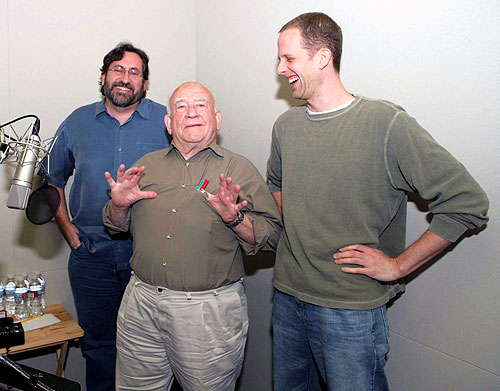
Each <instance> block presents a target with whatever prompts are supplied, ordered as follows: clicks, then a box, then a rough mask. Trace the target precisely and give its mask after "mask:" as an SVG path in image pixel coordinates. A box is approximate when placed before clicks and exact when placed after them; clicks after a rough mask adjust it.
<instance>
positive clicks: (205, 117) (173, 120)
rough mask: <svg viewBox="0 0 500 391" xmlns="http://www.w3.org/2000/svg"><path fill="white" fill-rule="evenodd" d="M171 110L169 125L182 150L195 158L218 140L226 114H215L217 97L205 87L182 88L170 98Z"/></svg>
mask: <svg viewBox="0 0 500 391" xmlns="http://www.w3.org/2000/svg"><path fill="white" fill-rule="evenodd" d="M170 110H171V114H169V115H167V116H166V120H165V124H166V125H167V130H168V132H169V133H170V134H171V135H172V138H173V142H174V144H175V146H176V148H177V149H178V150H180V151H181V152H187V151H189V152H190V153H189V155H190V156H192V155H193V154H194V153H196V152H198V151H201V150H202V149H204V148H206V147H208V146H209V145H210V144H211V143H212V142H213V141H214V140H215V136H216V133H217V131H218V130H219V129H220V125H221V119H222V114H221V112H220V111H216V110H215V101H214V97H213V95H212V93H211V92H210V91H209V90H207V89H206V88H205V87H204V86H202V85H201V84H199V83H195V82H188V83H184V84H182V85H181V86H180V87H178V88H177V89H176V90H175V91H174V93H173V94H172V96H171V98H170Z"/></svg>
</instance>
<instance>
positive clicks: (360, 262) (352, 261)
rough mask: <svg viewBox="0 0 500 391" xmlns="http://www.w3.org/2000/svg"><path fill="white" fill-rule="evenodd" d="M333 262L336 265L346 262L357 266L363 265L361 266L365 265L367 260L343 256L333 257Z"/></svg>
mask: <svg viewBox="0 0 500 391" xmlns="http://www.w3.org/2000/svg"><path fill="white" fill-rule="evenodd" d="M334 262H335V263H336V264H337V265H345V264H348V265H359V266H363V267H366V266H367V264H368V262H367V261H366V260H365V259H361V258H344V259H335V260H334Z"/></svg>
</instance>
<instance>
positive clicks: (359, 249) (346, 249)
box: [339, 244, 371, 251]
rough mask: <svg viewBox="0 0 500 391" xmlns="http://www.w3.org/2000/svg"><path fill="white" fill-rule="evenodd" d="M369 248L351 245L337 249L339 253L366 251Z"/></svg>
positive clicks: (361, 245)
mask: <svg viewBox="0 0 500 391" xmlns="http://www.w3.org/2000/svg"><path fill="white" fill-rule="evenodd" d="M369 248H371V247H368V246H365V245H364V244H351V245H350V246H345V247H342V248H339V251H349V250H357V251H366V249H369Z"/></svg>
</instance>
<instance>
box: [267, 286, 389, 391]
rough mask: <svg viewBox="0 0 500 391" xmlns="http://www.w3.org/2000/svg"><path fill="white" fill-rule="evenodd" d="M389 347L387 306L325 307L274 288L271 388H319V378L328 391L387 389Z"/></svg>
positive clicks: (290, 390) (280, 390) (306, 390)
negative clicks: (386, 369)
mask: <svg viewBox="0 0 500 391" xmlns="http://www.w3.org/2000/svg"><path fill="white" fill-rule="evenodd" d="M388 352H389V328H388V326H387V318H386V309H385V306H382V307H378V308H374V309H372V310H366V311H364V310H363V311H359V310H345V309H336V308H327V307H321V306H317V305H313V304H309V303H305V302H303V301H301V300H299V299H297V298H295V297H293V296H290V295H287V294H284V293H282V292H280V291H278V290H276V291H275V294H274V300H273V367H274V368H273V379H274V391H313V390H314V391H315V390H321V389H322V388H321V386H320V383H319V381H320V380H322V381H323V382H324V384H326V387H327V388H328V390H330V391H347V390H352V391H367V390H377V391H379V390H380V391H381V390H388V389H389V387H388V384H387V379H386V377H385V372H384V366H385V356H386V354H387V353H388ZM318 372H319V375H320V376H321V379H319V378H318Z"/></svg>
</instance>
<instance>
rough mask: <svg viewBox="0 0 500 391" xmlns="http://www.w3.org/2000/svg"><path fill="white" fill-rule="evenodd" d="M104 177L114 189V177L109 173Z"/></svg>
mask: <svg viewBox="0 0 500 391" xmlns="http://www.w3.org/2000/svg"><path fill="white" fill-rule="evenodd" d="M104 176H105V177H106V180H107V181H108V185H109V187H113V186H114V184H115V181H114V180H113V177H112V176H111V174H110V173H109V172H107V171H106V172H105V173H104Z"/></svg>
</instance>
